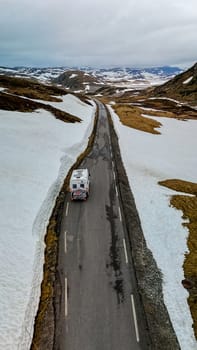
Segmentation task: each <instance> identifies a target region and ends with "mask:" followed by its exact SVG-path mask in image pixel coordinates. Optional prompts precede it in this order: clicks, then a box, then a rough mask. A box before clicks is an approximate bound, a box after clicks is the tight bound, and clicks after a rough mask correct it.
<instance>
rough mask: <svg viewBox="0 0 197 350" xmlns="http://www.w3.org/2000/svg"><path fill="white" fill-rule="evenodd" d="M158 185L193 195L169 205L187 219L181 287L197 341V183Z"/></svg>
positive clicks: (182, 196)
mask: <svg viewBox="0 0 197 350" xmlns="http://www.w3.org/2000/svg"><path fill="white" fill-rule="evenodd" d="M159 184H160V185H162V186H166V187H168V188H171V189H173V190H176V191H179V192H185V193H189V194H193V196H187V195H174V196H172V198H171V201H170V203H171V205H172V206H173V207H175V208H176V209H178V210H182V212H183V218H184V219H188V223H183V225H184V226H186V227H187V228H188V230H189V236H188V239H187V245H188V251H189V252H188V253H186V254H185V260H184V263H183V269H184V276H185V280H184V281H183V285H184V286H186V288H187V289H188V292H189V297H188V304H189V307H190V311H191V315H192V318H193V327H194V333H195V336H196V339H197V183H192V182H188V181H184V180H178V179H172V180H165V181H160V182H159Z"/></svg>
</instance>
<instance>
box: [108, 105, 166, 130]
mask: <svg viewBox="0 0 197 350" xmlns="http://www.w3.org/2000/svg"><path fill="white" fill-rule="evenodd" d="M113 109H114V110H115V112H116V113H117V114H118V116H119V118H120V121H121V122H122V123H123V124H124V125H126V126H129V127H131V128H134V129H137V130H140V131H144V132H148V133H152V134H160V132H159V131H158V130H155V128H159V127H160V126H161V123H159V122H158V121H156V120H153V119H151V118H147V117H143V116H142V113H144V111H143V110H142V109H140V108H138V107H136V106H132V105H124V104H115V105H113Z"/></svg>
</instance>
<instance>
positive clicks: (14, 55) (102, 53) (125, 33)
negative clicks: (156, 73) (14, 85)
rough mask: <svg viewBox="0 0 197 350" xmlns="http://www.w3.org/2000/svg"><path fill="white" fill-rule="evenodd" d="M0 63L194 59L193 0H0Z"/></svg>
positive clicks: (196, 25)
mask: <svg viewBox="0 0 197 350" xmlns="http://www.w3.org/2000/svg"><path fill="white" fill-rule="evenodd" d="M0 23H1V30H0V65H2V66H3V65H4V66H10V67H13V66H17V65H25V66H60V65H61V66H80V65H83V66H87V65H91V66H132V67H148V66H159V65H181V66H182V67H188V66H190V65H192V64H193V63H194V62H196V61H197V37H196V33H197V1H196V0H71V1H69V0H0Z"/></svg>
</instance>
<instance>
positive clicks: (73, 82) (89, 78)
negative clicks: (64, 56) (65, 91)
mask: <svg viewBox="0 0 197 350" xmlns="http://www.w3.org/2000/svg"><path fill="white" fill-rule="evenodd" d="M54 82H55V83H56V84H61V85H62V86H64V87H66V88H69V89H70V90H73V91H76V90H80V91H84V90H86V91H87V90H89V89H90V88H91V87H92V86H97V87H98V84H99V80H98V79H97V78H95V77H94V76H93V75H92V74H89V73H86V72H83V71H80V70H69V71H65V72H64V73H62V74H60V75H59V77H57V78H55V79H54Z"/></svg>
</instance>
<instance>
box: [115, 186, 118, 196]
mask: <svg viewBox="0 0 197 350" xmlns="http://www.w3.org/2000/svg"><path fill="white" fill-rule="evenodd" d="M115 190H116V197H118V189H117V186H115Z"/></svg>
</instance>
